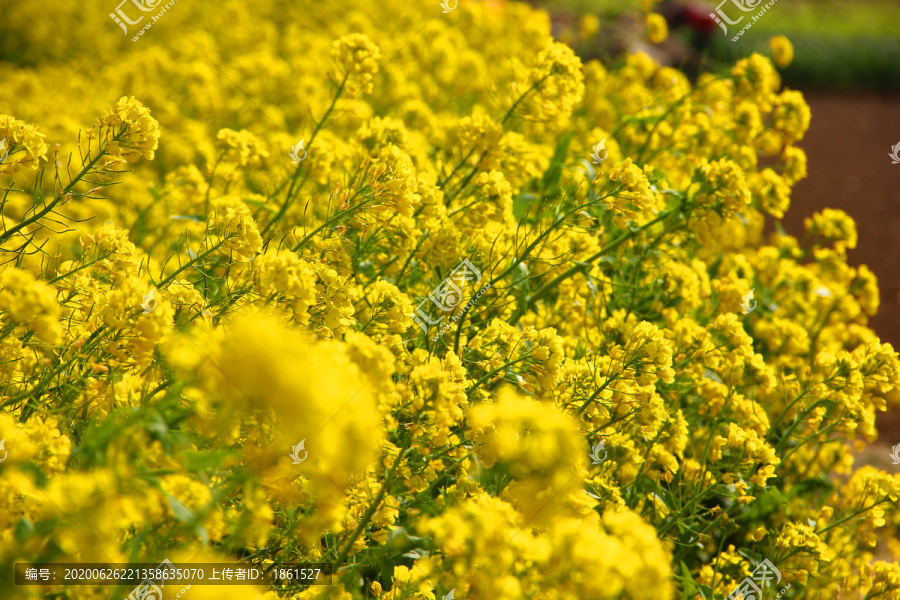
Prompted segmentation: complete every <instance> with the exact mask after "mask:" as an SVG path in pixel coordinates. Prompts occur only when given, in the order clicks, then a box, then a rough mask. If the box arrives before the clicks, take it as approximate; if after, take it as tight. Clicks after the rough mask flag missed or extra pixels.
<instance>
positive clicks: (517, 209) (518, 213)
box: [513, 193, 540, 219]
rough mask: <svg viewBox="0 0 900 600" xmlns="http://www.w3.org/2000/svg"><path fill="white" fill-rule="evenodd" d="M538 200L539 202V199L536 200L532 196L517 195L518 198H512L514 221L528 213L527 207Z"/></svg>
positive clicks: (527, 194)
mask: <svg viewBox="0 0 900 600" xmlns="http://www.w3.org/2000/svg"><path fill="white" fill-rule="evenodd" d="M538 200H540V198H538V197H537V196H535V195H534V194H529V193H523V194H519V195H518V196H516V197H515V198H513V216H514V217H515V218H516V219H521V218H522V217H524V216H525V213H526V212H527V211H528V207H529V206H531V205H532V204H533V203H534V202H536V201H538Z"/></svg>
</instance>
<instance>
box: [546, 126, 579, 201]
mask: <svg viewBox="0 0 900 600" xmlns="http://www.w3.org/2000/svg"><path fill="white" fill-rule="evenodd" d="M574 136H575V132H574V131H570V132H568V133H564V134H563V135H561V136H560V137H559V140H557V142H556V150H554V152H553V158H551V159H550V166H549V167H547V171H546V172H545V173H544V177H543V179H542V180H541V195H542V196H543V197H544V198H547V197H548V196H553V195H555V194H558V193H559V180H560V179H561V178H562V170H563V166H564V165H565V164H566V155H568V153H569V144H571V143H572V138H573V137H574Z"/></svg>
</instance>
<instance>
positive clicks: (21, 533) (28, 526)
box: [13, 517, 34, 544]
mask: <svg viewBox="0 0 900 600" xmlns="http://www.w3.org/2000/svg"><path fill="white" fill-rule="evenodd" d="M33 535H34V525H33V524H32V523H31V521H29V520H28V519H27V518H26V517H22V518H21V519H19V521H18V522H17V523H16V528H15V529H14V530H13V537H15V539H16V541H17V542H18V543H20V544H24V543H25V542H26V541H27V540H28V538H30V537H31V536H33Z"/></svg>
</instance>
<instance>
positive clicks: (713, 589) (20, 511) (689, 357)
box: [0, 0, 900, 600]
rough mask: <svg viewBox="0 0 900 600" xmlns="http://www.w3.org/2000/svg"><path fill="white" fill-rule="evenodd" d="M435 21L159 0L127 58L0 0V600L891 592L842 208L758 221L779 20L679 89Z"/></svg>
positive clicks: (784, 139) (521, 16)
mask: <svg viewBox="0 0 900 600" xmlns="http://www.w3.org/2000/svg"><path fill="white" fill-rule="evenodd" d="M437 4H438V3H437V2H435V3H434V6H431V5H429V4H428V3H409V2H403V1H401V0H385V1H384V2H380V3H377V5H373V4H372V3H370V2H367V1H364V0H345V1H343V2H341V3H339V4H334V3H309V2H301V3H299V4H298V3H284V2H276V1H274V0H260V1H259V2H253V3H247V2H239V1H237V0H224V1H223V2H220V3H218V4H217V5H216V7H215V8H214V9H212V8H210V7H209V6H208V5H204V4H202V3H194V4H182V3H179V4H177V5H175V6H174V7H173V8H172V10H171V11H169V12H167V13H166V14H165V15H163V17H161V19H160V21H159V22H158V23H155V24H154V25H155V26H154V27H153V28H152V29H149V30H147V32H146V35H143V36H141V39H140V41H139V42H131V41H130V39H129V38H126V39H124V40H123V39H121V38H120V37H118V36H120V35H121V33H120V32H121V29H120V28H119V27H118V26H117V25H116V24H114V23H112V22H109V23H107V26H108V27H107V28H106V29H97V20H95V19H84V18H80V15H82V14H92V15H94V14H96V15H100V16H101V17H102V16H103V15H105V14H108V13H109V11H110V9H111V6H109V5H108V4H107V3H106V1H105V0H104V1H103V2H101V1H100V0H85V1H84V2H80V3H78V7H77V11H76V9H75V8H72V7H69V6H63V5H61V6H60V7H58V10H54V11H52V12H50V13H47V12H46V11H44V10H42V9H41V8H40V6H39V5H38V4H36V3H27V2H24V3H17V4H14V5H10V6H8V7H5V8H4V16H3V19H2V21H0V58H3V59H4V60H5V61H7V62H0V80H2V81H3V91H4V93H3V99H2V101H0V139H5V140H6V146H5V147H6V149H7V150H8V151H9V152H8V156H6V158H5V160H4V161H3V162H2V163H0V189H2V193H0V202H2V214H3V221H2V230H0V440H2V444H0V446H2V447H0V509H2V510H0V589H3V590H5V591H7V590H8V591H10V592H9V596H10V597H16V598H38V597H51V596H52V597H55V598H64V599H69V598H70V599H75V598H98V599H101V598H109V597H112V596H110V594H111V593H118V592H122V593H121V594H119V595H118V596H115V597H124V596H126V595H127V593H128V590H122V589H118V590H113V592H111V591H110V590H112V589H113V588H111V587H107V586H99V585H98V586H90V585H88V586H78V587H74V586H70V587H68V588H64V587H63V586H61V585H59V584H53V583H52V582H48V583H42V584H40V585H35V586H14V585H13V583H12V579H11V577H12V572H13V569H12V565H13V563H22V562H42V561H55V562H84V561H98V562H99V561H103V562H128V561H133V562H148V563H159V562H160V561H161V560H162V559H164V558H168V559H169V560H171V561H172V562H174V563H176V564H178V563H179V562H211V561H242V562H244V563H246V564H252V565H257V566H261V567H266V566H270V565H273V564H275V563H300V562H327V563H330V564H332V565H333V566H334V568H335V577H334V585H332V586H330V587H329V586H312V587H308V588H303V587H302V586H296V585H292V586H287V587H284V588H279V589H275V588H264V587H261V586H256V587H253V586H222V587H218V588H217V587H215V586H194V587H192V588H191V589H190V590H188V591H187V592H186V594H185V595H184V596H183V598H185V599H186V600H190V598H204V597H210V598H225V599H226V600H230V599H232V598H233V599H234V600H238V599H244V598H261V599H266V600H276V599H279V598H290V599H291V600H312V599H319V598H322V599H326V598H327V599H329V600H358V599H362V598H373V597H378V598H388V599H391V600H401V599H403V600H435V598H438V597H444V596H446V595H447V594H448V593H449V592H450V591H451V590H454V593H455V598H457V599H458V600H487V599H490V600H496V599H500V600H515V599H520V598H530V599H532V600H581V599H587V598H602V599H609V600H614V599H626V598H627V599H633V600H637V599H645V598H646V599H651V598H652V599H660V600H669V599H673V598H676V597H677V598H692V599H699V598H707V599H708V598H713V597H719V598H720V597H725V596H727V594H729V593H730V592H731V590H732V589H734V587H736V585H737V584H738V583H740V581H741V580H742V579H743V578H744V577H746V576H747V575H748V574H749V573H751V572H752V571H753V569H754V568H755V567H756V564H757V563H758V562H759V561H760V560H761V559H762V558H767V559H769V560H770V561H771V562H772V563H773V564H774V565H776V566H777V567H778V568H779V570H780V571H781V573H782V575H783V579H782V583H783V584H784V585H786V584H790V585H791V588H790V593H791V594H797V595H798V596H797V597H800V596H799V594H803V597H804V598H809V599H816V600H818V599H823V600H824V599H829V600H830V599H832V598H836V597H839V598H843V597H846V598H852V597H858V598H863V597H872V598H874V597H878V598H886V599H889V598H893V599H895V600H896V599H900V570H898V567H897V563H896V562H892V563H891V562H885V561H883V560H875V559H874V556H875V552H876V551H879V552H882V553H893V556H894V558H895V560H896V558H897V557H898V556H900V544H897V542H896V540H895V535H896V531H897V528H898V526H900V512H898V510H897V501H898V496H900V476H897V475H894V474H890V473H888V472H885V471H881V470H878V469H876V468H872V467H865V468H854V464H855V462H856V461H857V458H856V457H857V454H856V453H857V451H858V450H860V449H861V448H863V447H864V446H865V445H866V444H867V443H870V442H872V441H873V440H874V439H875V437H876V430H875V427H874V419H875V414H876V412H877V411H883V410H886V409H888V408H891V407H895V408H896V407H900V360H898V354H897V352H896V351H895V350H894V348H892V347H891V346H890V345H889V344H883V343H881V341H880V340H879V339H878V336H877V335H876V334H875V333H874V332H873V331H872V330H871V329H870V328H869V327H868V323H869V319H870V317H871V316H872V315H874V314H875V312H876V311H877V309H878V305H879V290H878V285H877V281H876V279H875V277H874V275H873V274H872V272H871V271H870V270H869V269H867V268H866V267H865V266H859V267H854V266H851V264H850V263H849V262H848V260H849V255H848V252H849V251H850V250H852V249H853V248H854V247H855V246H856V243H857V231H856V226H855V224H854V223H853V220H852V219H851V218H850V217H849V216H848V215H847V214H846V213H844V212H842V211H840V210H836V209H825V210H823V211H822V212H820V213H817V214H815V215H813V216H811V217H810V218H808V219H807V221H806V230H807V232H808V234H809V238H810V240H809V243H808V244H806V245H804V242H802V241H801V240H798V239H796V238H794V237H792V236H789V235H787V234H785V233H783V232H782V231H781V229H780V228H778V227H775V228H769V229H774V231H775V233H773V234H771V235H768V234H766V233H765V232H766V231H768V230H769V229H767V228H766V225H767V223H772V222H773V221H777V220H778V219H780V218H781V217H782V216H783V215H784V214H785V212H786V211H787V210H788V209H789V206H790V195H791V188H792V186H793V185H794V184H795V183H796V182H797V181H799V180H801V179H802V178H803V177H805V175H806V166H807V165H806V156H805V154H804V152H803V150H802V149H801V148H800V147H799V146H798V145H797V143H798V142H799V141H800V140H801V139H802V138H803V135H804V133H805V132H806V130H807V128H808V126H809V121H810V111H809V107H808V106H807V105H806V103H805V102H804V100H803V97H802V95H801V94H800V93H799V92H796V91H794V90H789V89H784V88H783V87H782V85H781V81H780V76H779V74H778V70H777V68H776V65H778V66H781V67H783V66H784V65H786V64H787V63H789V62H790V59H791V56H792V54H793V49H792V47H791V46H790V42H788V41H787V40H786V39H780V38H776V39H774V40H773V41H772V46H771V47H772V51H773V58H772V59H770V58H768V57H766V56H763V55H761V54H753V55H751V56H749V57H747V58H744V59H741V60H739V61H738V62H737V63H736V64H735V65H733V67H732V68H730V69H726V70H723V71H721V72H715V73H709V72H707V73H702V74H700V75H699V77H698V78H697V80H696V81H691V80H689V79H688V78H687V77H686V76H685V75H684V74H682V73H680V72H678V71H677V70H674V69H671V68H667V67H662V66H660V65H658V64H656V63H655V62H654V61H653V59H651V58H650V57H649V56H647V55H646V54H642V53H637V54H629V55H627V56H624V57H622V58H621V59H620V60H618V61H616V62H613V63H610V64H602V63H600V62H598V61H590V62H587V63H585V62H583V61H582V60H581V59H580V58H579V57H578V56H577V55H576V54H575V53H574V52H573V51H572V50H571V49H570V48H569V47H567V46H566V45H564V44H562V43H559V42H557V41H555V40H553V39H552V37H551V36H550V23H549V18H548V16H547V15H546V14H545V13H543V12H540V11H537V10H534V9H532V8H530V7H528V6H527V5H525V4H522V3H508V2H503V1H494V2H486V3H474V2H465V1H463V0H461V1H460V2H459V5H458V6H457V7H456V8H455V9H454V10H453V11H452V12H449V13H441V12H440V9H439V8H438V6H437ZM649 4H652V3H648V5H649ZM128 8H129V9H130V6H129V7H128ZM645 22H646V34H647V36H648V39H649V41H650V42H652V43H659V42H661V41H662V40H663V39H664V38H665V37H666V35H667V31H666V26H665V22H664V21H663V20H662V19H661V18H659V17H658V15H649V16H648V18H647V19H646V21H645ZM236 23H239V24H240V27H235V26H234V24H236ZM176 24H177V26H176ZM603 26H604V24H603V23H601V22H599V21H598V20H596V19H593V20H592V19H586V20H585V21H584V22H583V23H581V25H580V27H581V29H582V35H584V36H588V35H594V34H595V33H596V32H597V31H598V30H602V27H603ZM62 33H64V35H61V34H62ZM9 40H15V44H16V47H15V48H12V47H11V46H10V45H9V44H10V42H9ZM94 41H96V43H97V44H100V43H104V44H108V45H109V47H111V48H112V51H110V52H106V53H103V54H102V59H101V58H97V59H96V62H91V61H93V60H94V59H93V58H92V56H93V55H94V53H96V52H98V50H96V49H94V48H93V46H92V45H91V44H92V43H93V42H94ZM20 46H21V47H20ZM773 60H774V63H775V64H773ZM85 65H88V66H85ZM60 90H65V91H64V93H63V94H61V95H60V97H59V98H57V99H56V100H54V99H53V98H56V94H57V93H58V92H59V91H60ZM48 98H49V99H50V101H49V102H48V100H47V99H48ZM23 119H24V120H23ZM301 140H305V146H304V152H306V153H307V154H306V155H305V158H304V160H302V161H300V162H299V163H298V162H297V161H296V160H292V159H291V158H290V157H289V155H288V153H289V152H290V151H291V149H292V148H293V147H295V146H296V144H297V143H298V142H299V141H301ZM603 140H605V147H604V149H603V150H602V153H603V160H602V161H599V162H598V161H596V160H595V161H592V160H591V158H590V157H591V153H592V150H593V149H594V148H595V147H596V145H597V144H598V143H599V142H601V141H603ZM51 148H52V150H51ZM0 152H5V151H2V150H0ZM464 260H468V261H469V262H468V265H469V266H472V267H474V268H475V269H476V270H477V273H476V272H475V271H474V270H471V269H469V266H467V267H466V269H467V271H466V276H465V277H461V276H460V275H459V274H460V270H459V269H460V265H463V264H465V263H463V261H464ZM451 283H452V284H453V285H452V286H451V285H450V284H451ZM488 284H490V286H489V287H488ZM750 291H754V293H755V297H754V298H755V299H754V302H756V303H757V304H756V305H755V309H754V310H752V311H750V312H747V311H746V310H745V309H744V308H743V304H744V302H745V298H748V293H749V292H750ZM476 294H480V295H479V296H478V298H477V301H476V302H474V303H471V304H467V302H468V301H469V300H472V299H475V297H476ZM439 304H440V306H439ZM463 307H465V308H463ZM426 317H427V318H426ZM417 318H418V321H417V320H416V319H417ZM448 324H450V327H448V328H447V330H446V332H445V333H444V334H443V335H440V336H437V335H434V333H436V331H437V330H438V329H440V328H443V327H445V326H446V325H448ZM423 329H425V331H423ZM177 591H178V589H176V590H174V591H172V590H171V587H170V586H167V589H166V590H165V593H166V594H167V596H166V597H167V598H168V597H174V596H173V595H172V594H174V593H175V592H177ZM766 593H767V594H774V592H772V591H767V592H766ZM851 594H856V596H853V595H851ZM767 597H774V596H767Z"/></svg>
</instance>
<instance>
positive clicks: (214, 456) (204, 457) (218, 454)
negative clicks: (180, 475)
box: [184, 450, 231, 473]
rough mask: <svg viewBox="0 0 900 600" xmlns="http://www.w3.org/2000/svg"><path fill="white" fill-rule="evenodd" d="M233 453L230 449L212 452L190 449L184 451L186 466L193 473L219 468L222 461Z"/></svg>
mask: <svg viewBox="0 0 900 600" xmlns="http://www.w3.org/2000/svg"><path fill="white" fill-rule="evenodd" d="M229 454H231V451H230V450H217V451H210V452H195V451H188V452H185V453H184V466H185V467H186V468H187V470H188V471H190V472H191V473H199V472H201V471H214V470H216V469H218V468H219V466H220V465H221V464H222V461H223V460H224V459H225V457H227V456H228V455H229Z"/></svg>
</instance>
